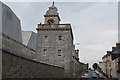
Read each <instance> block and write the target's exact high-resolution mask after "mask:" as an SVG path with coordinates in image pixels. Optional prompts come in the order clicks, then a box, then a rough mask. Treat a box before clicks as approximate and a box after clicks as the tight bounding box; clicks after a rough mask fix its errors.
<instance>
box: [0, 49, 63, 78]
mask: <svg viewBox="0 0 120 80" xmlns="http://www.w3.org/2000/svg"><path fill="white" fill-rule="evenodd" d="M2 62H3V63H2V78H63V76H64V69H63V68H60V67H56V66H51V65H47V64H44V63H40V62H36V61H32V60H28V59H25V58H22V57H19V56H16V55H14V54H11V53H8V52H6V51H2Z"/></svg>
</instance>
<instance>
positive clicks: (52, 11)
mask: <svg viewBox="0 0 120 80" xmlns="http://www.w3.org/2000/svg"><path fill="white" fill-rule="evenodd" d="M57 11H58V10H57V8H56V7H55V6H54V2H53V4H52V6H51V7H49V10H48V11H47V12H46V14H45V15H44V17H45V21H44V23H45V24H59V22H60V17H59V13H58V12H57Z"/></svg>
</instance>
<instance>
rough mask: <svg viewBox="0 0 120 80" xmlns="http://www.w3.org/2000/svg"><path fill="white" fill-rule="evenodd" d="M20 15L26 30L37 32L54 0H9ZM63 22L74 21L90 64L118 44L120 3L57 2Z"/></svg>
mask: <svg viewBox="0 0 120 80" xmlns="http://www.w3.org/2000/svg"><path fill="white" fill-rule="evenodd" d="M5 4H7V5H8V6H9V7H10V8H11V9H12V10H13V11H14V12H15V14H16V15H17V16H18V17H19V18H20V20H21V24H22V30H24V31H34V32H36V27H37V24H38V23H40V22H42V23H43V21H44V16H43V15H44V14H45V13H46V11H47V10H48V7H50V6H51V5H52V3H50V2H26V3H25V2H14V3H12V2H5ZM55 6H56V7H57V8H58V12H59V14H60V18H61V23H71V25H72V28H73V34H74V43H75V44H76V43H79V45H76V48H77V49H79V50H80V55H79V56H80V61H82V62H85V63H90V65H91V64H92V63H94V62H99V61H101V58H102V57H103V56H104V55H105V54H106V51H110V50H111V48H112V46H115V44H116V42H117V41H118V40H117V35H118V33H117V32H118V31H117V30H118V29H117V28H118V11H117V10H118V6H117V2H56V3H55Z"/></svg>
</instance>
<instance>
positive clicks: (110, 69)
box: [100, 43, 120, 78]
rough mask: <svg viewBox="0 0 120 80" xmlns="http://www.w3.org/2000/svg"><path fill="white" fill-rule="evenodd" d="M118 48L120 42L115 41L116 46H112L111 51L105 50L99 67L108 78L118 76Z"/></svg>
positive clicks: (119, 67)
mask: <svg viewBox="0 0 120 80" xmlns="http://www.w3.org/2000/svg"><path fill="white" fill-rule="evenodd" d="M119 48H120V43H116V47H112V51H107V54H106V55H105V56H103V58H102V63H101V66H100V67H101V69H102V71H103V72H104V73H105V74H106V75H107V76H108V77H109V78H118V77H119V70H120V66H119V57H120V53H119Z"/></svg>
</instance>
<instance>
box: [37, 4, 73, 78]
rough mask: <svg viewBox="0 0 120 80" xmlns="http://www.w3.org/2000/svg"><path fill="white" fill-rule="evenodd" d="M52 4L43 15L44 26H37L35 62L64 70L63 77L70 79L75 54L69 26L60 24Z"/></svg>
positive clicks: (56, 11)
mask: <svg viewBox="0 0 120 80" xmlns="http://www.w3.org/2000/svg"><path fill="white" fill-rule="evenodd" d="M60 21H61V20H60V17H59V13H58V10H57V8H56V7H55V5H54V2H53V4H52V6H51V7H49V9H48V10H47V12H46V14H45V15H44V24H38V27H37V40H36V42H37V43H36V60H37V61H39V62H43V63H46V64H50V65H55V66H58V67H62V68H64V76H65V77H68V78H69V77H71V75H73V69H72V65H71V64H72V63H73V62H72V58H73V57H72V55H73V54H75V53H74V52H75V48H74V44H73V34H72V28H71V24H60Z"/></svg>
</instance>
